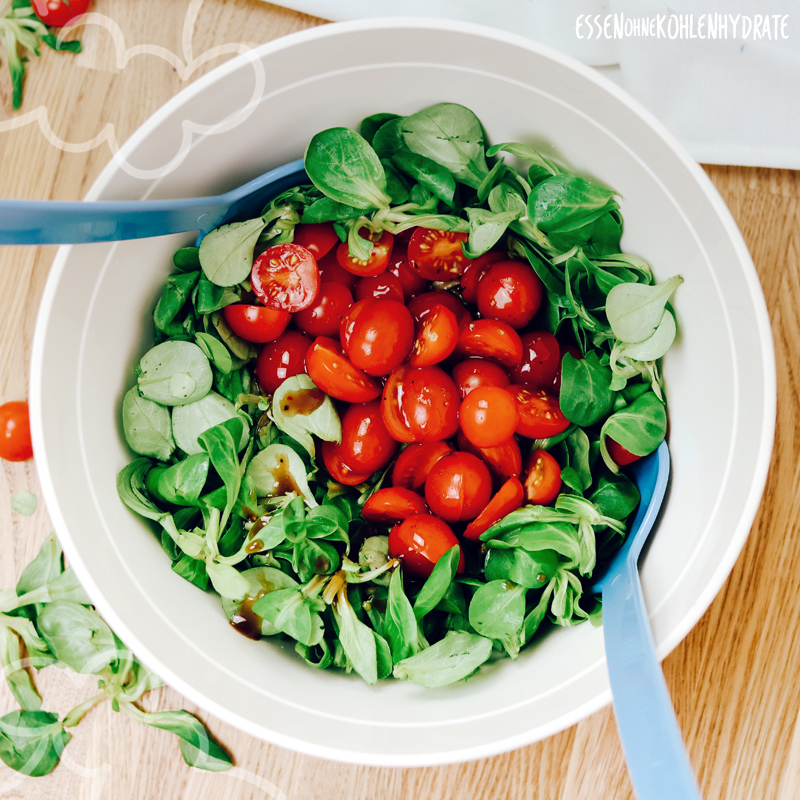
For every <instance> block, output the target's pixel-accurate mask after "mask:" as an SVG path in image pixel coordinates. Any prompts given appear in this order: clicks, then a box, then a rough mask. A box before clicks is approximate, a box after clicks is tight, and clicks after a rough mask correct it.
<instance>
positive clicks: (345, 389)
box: [306, 336, 381, 471]
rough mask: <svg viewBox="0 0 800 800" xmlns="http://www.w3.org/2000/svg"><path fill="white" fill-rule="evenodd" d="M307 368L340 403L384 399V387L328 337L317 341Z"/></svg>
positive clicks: (308, 355) (321, 337) (319, 383)
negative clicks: (382, 392) (341, 401)
mask: <svg viewBox="0 0 800 800" xmlns="http://www.w3.org/2000/svg"><path fill="white" fill-rule="evenodd" d="M306 367H307V368H308V374H309V377H310V378H311V380H312V381H314V383H315V384H316V385H317V386H318V387H319V388H320V389H322V391H323V392H325V394H328V395H330V396H331V397H335V398H336V399H337V400H345V401H346V402H348V403H368V402H369V401H370V400H375V399H376V398H377V397H380V394H381V385H380V384H379V383H378V382H377V381H376V380H374V379H373V378H370V376H369V375H367V373H366V372H364V371H363V370H360V369H359V368H358V367H356V366H354V365H353V363H352V362H351V361H350V360H349V359H348V358H347V356H346V355H345V354H344V352H343V351H342V348H341V345H340V344H339V342H337V341H335V340H333V339H329V338H328V337H327V336H318V337H317V338H316V339H314V342H313V344H312V345H311V347H309V349H308V353H307V355H306ZM329 471H330V470H329Z"/></svg>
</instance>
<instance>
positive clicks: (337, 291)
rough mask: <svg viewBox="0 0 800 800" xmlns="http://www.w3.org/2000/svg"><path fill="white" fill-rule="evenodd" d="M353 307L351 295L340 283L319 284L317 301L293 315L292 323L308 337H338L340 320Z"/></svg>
mask: <svg viewBox="0 0 800 800" xmlns="http://www.w3.org/2000/svg"><path fill="white" fill-rule="evenodd" d="M352 305H353V295H352V294H350V290H349V289H348V288H347V287H346V286H342V284H341V283H321V284H320V285H319V294H318V295H317V299H316V300H315V301H314V302H313V303H312V304H311V305H310V306H309V307H308V308H304V309H303V310H302V311H298V312H297V313H296V314H295V315H294V321H295V324H296V325H297V327H298V328H300V330H301V331H303V333H307V334H308V335H309V336H330V337H338V335H339V329H340V328H341V326H342V319H343V318H344V316H345V314H347V311H348V310H349V308H350V306H352Z"/></svg>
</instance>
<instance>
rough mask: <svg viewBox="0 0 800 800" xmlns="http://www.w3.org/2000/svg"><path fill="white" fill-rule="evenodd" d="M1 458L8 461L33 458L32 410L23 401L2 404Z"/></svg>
mask: <svg viewBox="0 0 800 800" xmlns="http://www.w3.org/2000/svg"><path fill="white" fill-rule="evenodd" d="M0 458H2V459H4V460H6V461H27V460H28V459H29V458H33V445H32V444H31V421H30V412H29V411H28V404H27V403H25V402H23V401H12V402H10V403H3V405H1V406H0Z"/></svg>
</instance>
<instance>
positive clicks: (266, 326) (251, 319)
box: [222, 303, 292, 344]
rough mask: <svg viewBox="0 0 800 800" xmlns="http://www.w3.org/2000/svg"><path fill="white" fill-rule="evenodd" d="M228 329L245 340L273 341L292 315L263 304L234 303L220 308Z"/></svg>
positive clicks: (283, 329) (282, 330) (262, 342)
mask: <svg viewBox="0 0 800 800" xmlns="http://www.w3.org/2000/svg"><path fill="white" fill-rule="evenodd" d="M222 314H223V316H224V317H225V322H227V323H228V325H229V327H230V329H231V330H232V331H233V332H234V333H235V334H236V335H237V336H240V337H241V338H242V339H244V340H245V341H247V342H254V343H255V344H264V343H265V342H273V341H275V339H277V338H278V337H279V336H280V335H281V334H282V333H283V332H284V331H285V330H286V326H287V325H288V324H289V321H290V320H291V319H292V315H291V314H288V313H287V312H286V311H276V310H275V309H274V308H266V307H265V306H250V305H245V304H244V303H235V304H234V305H231V306H225V308H223V309H222Z"/></svg>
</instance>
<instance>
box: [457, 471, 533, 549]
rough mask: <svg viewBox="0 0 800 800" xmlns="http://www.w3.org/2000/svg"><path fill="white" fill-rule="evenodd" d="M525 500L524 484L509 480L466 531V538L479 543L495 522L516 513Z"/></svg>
mask: <svg viewBox="0 0 800 800" xmlns="http://www.w3.org/2000/svg"><path fill="white" fill-rule="evenodd" d="M524 499H525V491H524V489H523V488H522V484H521V483H520V482H519V481H518V480H517V479H516V478H509V479H508V480H507V481H506V482H505V483H504V484H503V485H502V486H501V487H500V491H499V492H498V493H497V494H496V495H495V496H494V497H493V498H492V499H491V500H490V501H489V503H488V505H487V506H486V508H484V509H483V511H481V513H480V514H478V516H477V517H475V519H474V520H472V522H470V523H469V525H467V527H466V528H465V529H464V538H465V539H469V540H470V541H472V542H477V541H479V540H480V537H481V534H482V533H485V532H486V531H488V530H489V528H491V527H492V525H494V524H495V522H499V521H500V520H501V519H503V517H506V516H508V515H509V514H510V513H511V512H512V511H516V510H517V509H518V508H519V507H520V506H521V505H522V501H523V500H524Z"/></svg>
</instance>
